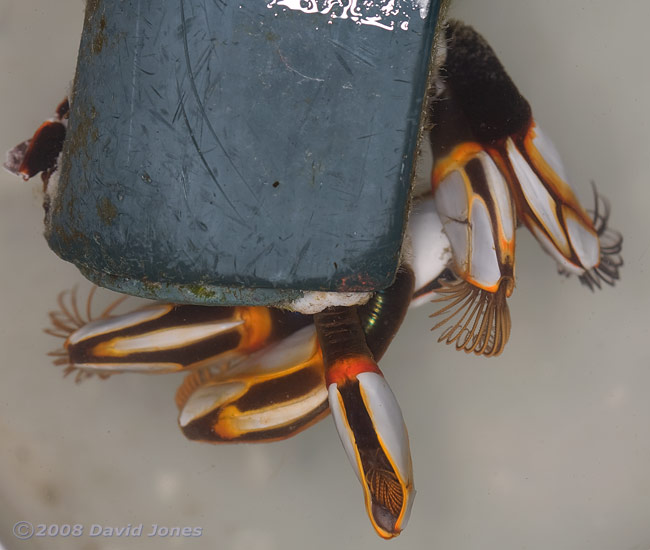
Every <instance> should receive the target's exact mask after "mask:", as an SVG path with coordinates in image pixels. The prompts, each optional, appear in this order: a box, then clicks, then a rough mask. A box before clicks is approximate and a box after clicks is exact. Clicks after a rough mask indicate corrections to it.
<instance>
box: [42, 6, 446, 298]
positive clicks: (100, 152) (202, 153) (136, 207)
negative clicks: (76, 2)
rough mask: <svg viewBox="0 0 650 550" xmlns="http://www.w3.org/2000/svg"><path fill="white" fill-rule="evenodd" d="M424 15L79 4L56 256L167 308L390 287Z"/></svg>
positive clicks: (428, 16)
mask: <svg viewBox="0 0 650 550" xmlns="http://www.w3.org/2000/svg"><path fill="white" fill-rule="evenodd" d="M310 11H311V13H308V12H310ZM437 12H438V4H437V2H432V3H431V5H430V6H428V9H427V6H426V2H424V1H421V0H413V1H402V2H399V1H398V2H395V3H389V2H373V1H372V0H367V1H366V2H364V3H361V2H356V1H354V0H352V1H349V2H345V1H344V2H336V3H335V2H331V0H310V1H309V2H304V1H301V0H275V1H274V2H271V3H267V2H266V1H258V0H251V1H248V2H240V1H238V2H229V1H227V0H225V1H224V0H219V1H214V2H212V1H210V2H208V1H199V0H179V1H174V2H160V1H159V0H149V1H147V0H143V1H135V0H131V1H129V0H122V1H119V2H117V1H115V0H110V1H109V0H89V1H88V3H87V8H86V20H85V24H84V31H83V36H82V39H81V46H80V50H79V60H78V65H77V74H76V78H75V83H74V89H73V94H72V106H71V113H70V122H69V129H68V136H67V139H66V143H65V146H64V151H63V160H62V165H61V174H60V181H59V184H58V189H57V194H56V196H55V198H54V202H53V205H52V209H51V212H50V214H49V217H48V220H46V236H47V239H48V241H49V244H50V246H51V247H52V249H53V250H54V251H55V252H56V253H57V254H59V255H60V256H61V257H62V258H64V259H66V260H69V261H71V262H73V263H75V264H76V265H77V266H78V267H79V269H80V270H81V271H82V273H83V274H84V275H85V276H86V277H88V278H89V279H91V280H92V281H94V282H96V283H98V284H100V285H103V286H107V287H109V288H113V289H116V290H119V291H122V292H127V293H130V294H137V295H141V296H145V297H150V298H157V299H162V300H171V301H176V302H189V303H202V304H225V303H230V304H233V303H248V304H272V303H277V302H281V301H283V300H286V299H291V298H295V297H298V296H300V295H301V291H302V290H328V291H371V290H377V289H381V288H385V287H387V286H389V285H390V284H391V282H392V281H393V278H394V275H395V272H396V269H397V262H398V257H399V253H400V247H401V244H402V236H403V231H404V225H405V216H406V211H407V206H408V197H409V191H410V183H411V175H412V170H413V163H414V157H415V151H416V143H417V140H418V135H419V130H418V129H419V126H420V121H421V118H422V116H421V111H422V99H423V97H424V95H425V89H426V80H427V72H428V67H429V62H430V58H431V46H432V40H433V35H434V27H435V24H436V18H437Z"/></svg>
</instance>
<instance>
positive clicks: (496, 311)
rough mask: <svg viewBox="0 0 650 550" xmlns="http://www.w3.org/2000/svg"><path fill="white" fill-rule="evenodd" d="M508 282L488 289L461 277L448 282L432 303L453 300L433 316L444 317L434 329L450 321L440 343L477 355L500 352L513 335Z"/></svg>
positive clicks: (490, 354)
mask: <svg viewBox="0 0 650 550" xmlns="http://www.w3.org/2000/svg"><path fill="white" fill-rule="evenodd" d="M505 289H506V285H505V284H501V285H500V286H499V289H498V290H497V291H496V292H487V291H486V290H483V289H481V288H477V287H475V286H473V285H472V284H470V283H468V282H466V281H463V280H462V279H459V280H456V281H451V282H445V283H444V284H443V286H442V288H440V289H438V290H437V291H436V293H437V294H439V298H436V299H435V300H433V302H434V303H435V302H450V303H448V304H447V305H445V306H444V307H443V308H441V309H440V310H438V311H436V312H435V313H433V314H432V315H430V317H437V316H444V319H443V320H442V321H440V322H439V323H438V324H437V325H435V326H434V327H433V328H432V329H431V330H436V329H438V328H441V327H443V326H445V325H447V324H449V326H448V327H447V328H446V329H445V330H444V331H443V333H442V334H441V336H440V338H438V342H443V341H444V342H445V343H447V344H455V345H456V349H458V350H463V351H465V352H467V353H475V354H476V355H485V356H488V357H493V356H495V355H499V354H500V353H501V352H502V351H503V349H504V347H505V345H506V343H507V342H508V338H509V336H510V310H509V309H508V304H507V302H506V290H505Z"/></svg>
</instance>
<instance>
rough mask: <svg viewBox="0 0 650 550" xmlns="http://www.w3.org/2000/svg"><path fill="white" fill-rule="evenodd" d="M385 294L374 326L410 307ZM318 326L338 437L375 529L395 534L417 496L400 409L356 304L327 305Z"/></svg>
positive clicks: (408, 285) (409, 280)
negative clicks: (390, 313)
mask: <svg viewBox="0 0 650 550" xmlns="http://www.w3.org/2000/svg"><path fill="white" fill-rule="evenodd" d="M405 273H406V274H405V275H404V272H403V277H404V280H403V281H402V285H401V286H400V285H398V286H399V290H401V291H402V292H408V293H409V294H410V293H412V288H413V275H412V273H410V272H405ZM405 289H408V290H405ZM396 294H397V295H399V294H400V292H396ZM385 298H386V300H387V303H382V304H376V306H377V309H376V312H380V315H377V316H376V317H374V323H371V324H375V325H376V324H377V321H381V320H382V319H383V318H384V315H386V313H387V312H389V311H390V310H394V311H401V310H403V311H404V312H405V310H406V307H407V305H408V301H409V300H408V298H407V300H406V301H405V302H406V305H404V304H403V303H401V302H403V301H400V300H399V299H395V301H392V302H391V301H390V296H386V297H385ZM401 316H402V317H403V314H402V315H401ZM390 317H391V316H390V315H387V316H386V318H390ZM396 317H398V322H397V323H396V324H393V327H392V329H391V330H390V331H389V333H388V334H389V335H390V337H391V338H392V336H393V334H394V332H395V330H396V326H399V322H401V319H399V317H400V316H399V315H397V316H396ZM368 318H373V316H372V315H370V316H369V317H366V320H367V319H368ZM314 324H315V326H316V330H317V334H318V340H319V343H320V347H321V350H322V353H323V362H324V365H325V382H326V385H327V388H328V394H329V405H330V409H331V411H332V414H333V417H334V422H335V425H336V428H337V431H338V434H339V437H340V439H341V442H342V444H343V447H344V449H345V451H346V454H347V455H348V458H349V460H350V462H351V463H352V465H353V468H354V470H355V473H356V474H357V477H358V478H359V481H360V482H361V485H362V488H363V492H364V500H365V504H366V510H367V512H368V516H369V518H370V520H371V522H372V524H373V526H374V528H375V530H376V531H377V533H378V534H379V535H380V536H382V537H384V538H392V537H394V536H396V535H398V534H399V533H400V532H401V531H402V529H404V528H405V527H406V524H407V522H408V518H409V515H410V510H411V505H412V503H413V498H414V496H415V489H414V488H413V472H412V464H411V455H410V450H409V442H408V435H407V432H406V427H405V425H404V420H403V418H402V413H401V410H400V408H399V405H398V403H397V400H396V399H395V396H394V395H393V393H392V391H391V390H390V387H389V386H388V384H387V382H386V380H385V379H384V377H383V375H382V373H381V371H380V370H379V367H378V366H377V362H376V361H375V358H374V357H373V354H372V352H371V351H370V349H369V346H368V344H367V342H366V334H365V332H364V328H363V327H364V325H363V323H362V320H361V318H360V317H359V313H358V310H357V308H341V307H334V308H328V309H326V310H325V311H322V312H321V313H318V314H316V315H315V316H314Z"/></svg>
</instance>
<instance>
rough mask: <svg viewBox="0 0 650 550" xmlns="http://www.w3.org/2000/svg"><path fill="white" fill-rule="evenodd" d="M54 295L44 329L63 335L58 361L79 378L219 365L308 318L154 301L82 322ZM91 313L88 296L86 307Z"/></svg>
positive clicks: (290, 330) (74, 308)
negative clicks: (50, 325)
mask: <svg viewBox="0 0 650 550" xmlns="http://www.w3.org/2000/svg"><path fill="white" fill-rule="evenodd" d="M70 300H71V303H70V305H66V304H65V302H64V300H63V297H61V298H60V299H59V306H60V308H61V311H60V312H54V313H52V314H51V319H52V323H53V329H51V330H50V331H49V332H50V333H52V334H54V335H55V336H59V337H62V338H64V339H65V342H64V346H63V348H64V349H63V350H62V352H57V356H58V359H57V364H63V362H66V363H67V365H68V371H71V370H78V371H79V372H80V373H83V375H84V376H88V375H91V374H93V373H97V374H102V375H103V376H107V375H111V374H114V373H118V372H143V373H159V372H174V371H185V370H192V369H197V368H202V367H208V366H220V367H222V366H223V365H224V364H226V363H227V361H228V360H230V359H233V358H237V357H244V356H248V355H249V354H250V353H252V352H254V351H255V350H257V349H260V348H261V347H264V346H267V345H269V344H270V343H271V342H273V341H277V340H280V339H282V338H285V337H286V336H287V335H288V334H291V333H293V332H295V331H296V330H298V329H299V328H300V327H302V326H305V325H306V324H308V323H309V322H310V320H309V318H308V317H307V316H301V315H299V314H295V313H291V312H285V311H282V310H272V309H270V308H255V307H203V306H191V305H174V304H156V305H152V306H148V307H145V308H141V309H138V310H135V311H133V312H130V313H126V314H123V315H114V316H112V315H111V313H112V309H113V308H109V309H108V310H106V311H105V312H103V313H102V315H100V317H99V318H98V319H96V320H90V319H88V320H87V321H84V319H83V318H82V317H81V315H80V314H79V312H78V308H77V306H76V296H75V294H74V292H73V293H72V294H71V298H70ZM87 317H90V299H89V305H88V307H87Z"/></svg>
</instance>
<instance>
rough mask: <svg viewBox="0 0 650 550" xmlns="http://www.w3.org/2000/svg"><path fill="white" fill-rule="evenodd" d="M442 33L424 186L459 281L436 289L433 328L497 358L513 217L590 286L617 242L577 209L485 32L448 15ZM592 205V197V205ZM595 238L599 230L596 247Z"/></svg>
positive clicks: (615, 260) (611, 262)
mask: <svg viewBox="0 0 650 550" xmlns="http://www.w3.org/2000/svg"><path fill="white" fill-rule="evenodd" d="M445 38H446V41H447V43H446V49H445V57H444V60H443V63H442V66H441V67H440V68H439V76H438V80H437V83H436V84H437V85H436V87H435V89H436V90H437V95H436V97H435V98H434V101H433V102H432V111H431V119H432V126H433V129H432V131H431V145H432V150H433V156H434V168H433V174H432V183H433V190H434V199H435V201H436V208H437V209H438V212H439V213H440V217H441V220H442V222H443V227H444V229H445V232H446V233H447V236H448V237H449V240H450V244H451V248H452V256H453V260H454V262H453V263H454V265H453V268H454V271H455V273H456V275H457V276H458V277H459V279H460V281H459V282H457V283H454V284H451V285H446V286H445V287H443V288H442V289H441V290H440V291H439V293H440V294H441V297H440V298H439V300H438V301H442V302H447V305H446V306H445V307H443V309H442V310H440V311H439V312H437V313H436V314H435V315H445V318H444V319H443V320H442V321H441V322H439V323H438V324H437V325H436V326H435V327H434V328H439V327H442V326H443V325H447V324H448V327H447V328H446V329H445V331H444V332H443V334H442V336H441V338H440V340H445V341H446V342H447V343H455V344H456V347H457V348H458V349H463V350H465V351H467V352H474V353H477V354H481V355H497V354H498V353H500V352H501V351H502V350H503V347H504V346H505V344H506V342H507V339H508V334H509V331H510V316H509V313H508V309H507V304H506V297H508V296H509V295H510V294H511V293H512V290H513V288H514V281H515V273H514V271H515V263H514V244H515V240H514V230H515V228H516V226H517V222H522V223H524V224H525V225H526V226H527V227H528V228H529V229H530V230H531V232H532V233H533V234H534V235H535V237H536V238H537V240H538V241H539V242H540V244H541V245H542V246H543V248H544V249H545V250H546V251H547V252H548V253H549V254H551V255H552V256H553V257H554V258H555V259H556V261H557V262H558V264H559V265H560V268H561V270H563V271H566V272H569V273H576V274H578V275H579V277H580V279H581V281H582V282H583V283H585V284H587V285H589V286H591V287H593V286H599V285H600V281H604V282H606V283H609V284H612V283H613V281H614V280H616V279H617V278H618V268H619V267H620V265H622V260H621V259H620V248H621V247H620V245H621V241H622V239H621V238H620V236H618V234H616V233H614V232H611V231H609V232H608V231H607V228H606V222H605V223H604V224H602V225H604V227H602V228H601V230H598V229H597V228H596V223H595V221H596V219H597V218H596V214H594V216H593V218H590V217H589V215H588V214H587V213H586V212H585V210H584V209H583V208H582V206H581V205H580V203H579V202H578V200H577V198H576V197H575V194H574V193H573V191H572V189H571V188H570V187H569V185H568V184H567V183H566V177H565V176H564V169H563V168H562V163H561V161H560V158H559V155H558V154H557V151H555V148H554V147H553V145H552V143H551V142H550V140H548V139H547V138H546V137H545V136H544V134H543V133H542V132H541V130H540V129H539V127H538V126H537V125H536V123H535V121H534V119H533V116H532V111H531V109H530V106H529V104H528V102H527V101H526V99H525V98H524V97H523V96H522V95H521V94H520V93H519V90H518V89H517V87H516V86H515V85H514V83H513V82H512V80H511V79H510V77H509V76H508V74H507V73H506V71H505V70H504V68H503V66H502V65H501V63H500V62H499V60H498V59H497V57H496V55H495V54H494V51H493V50H492V48H491V47H490V46H489V45H488V43H487V42H486V41H485V39H483V37H482V36H480V35H479V34H478V33H477V32H476V31H474V29H472V28H471V27H469V26H467V25H464V24H463V23H460V22H458V21H451V22H450V23H449V25H448V26H447V28H446V29H445ZM600 202H602V201H599V198H598V196H596V205H597V208H596V211H598V205H599V204H600ZM606 206H607V205H606V203H605V207H606ZM604 209H605V208H603V209H601V211H603V210H604ZM475 210H476V212H477V214H478V215H477V216H476V217H474V216H473V211H475ZM606 218H607V216H605V217H604V218H601V219H605V220H606ZM600 235H607V236H608V237H609V238H608V239H607V246H606V247H601V246H600V242H599V241H600ZM601 265H602V266H603V267H600V266H601Z"/></svg>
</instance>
